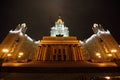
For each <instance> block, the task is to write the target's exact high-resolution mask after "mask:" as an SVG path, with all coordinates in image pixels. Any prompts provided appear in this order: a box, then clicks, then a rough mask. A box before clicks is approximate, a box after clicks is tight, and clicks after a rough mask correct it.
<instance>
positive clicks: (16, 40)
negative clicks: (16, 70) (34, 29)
mask: <svg viewBox="0 0 120 80" xmlns="http://www.w3.org/2000/svg"><path fill="white" fill-rule="evenodd" d="M26 30H27V27H26V24H25V23H23V24H21V25H20V24H19V25H18V26H17V28H16V29H15V30H10V31H9V33H8V35H7V36H6V38H5V39H4V40H3V42H2V44H1V47H0V53H1V54H0V57H1V58H5V59H10V60H11V59H12V60H19V59H32V56H31V55H32V54H33V53H35V48H36V45H37V44H35V43H34V41H33V39H31V38H30V37H29V36H28V35H27V34H25V32H26ZM21 52H22V53H23V55H21V56H20V55H19V53H21Z"/></svg>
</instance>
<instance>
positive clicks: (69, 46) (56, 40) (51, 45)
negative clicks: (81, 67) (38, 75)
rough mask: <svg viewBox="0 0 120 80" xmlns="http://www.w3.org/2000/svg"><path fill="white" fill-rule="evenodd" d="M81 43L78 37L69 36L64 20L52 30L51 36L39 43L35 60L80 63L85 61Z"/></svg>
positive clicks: (45, 37)
mask: <svg viewBox="0 0 120 80" xmlns="http://www.w3.org/2000/svg"><path fill="white" fill-rule="evenodd" d="M80 45H81V44H80V43H79V41H78V40H77V37H76V36H69V31H68V28H67V27H64V22H63V21H62V19H58V21H57V22H56V23H55V27H52V28H51V36H44V37H43V39H42V40H41V41H40V43H39V47H38V50H37V53H36V55H35V60H42V61H49V60H50V61H80V60H83V56H82V52H81V48H80Z"/></svg>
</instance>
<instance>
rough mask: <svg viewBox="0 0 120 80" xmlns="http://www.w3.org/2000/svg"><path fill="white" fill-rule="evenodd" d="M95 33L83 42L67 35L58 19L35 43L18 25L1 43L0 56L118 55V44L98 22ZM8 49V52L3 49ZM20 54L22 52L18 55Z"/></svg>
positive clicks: (61, 58)
mask: <svg viewBox="0 0 120 80" xmlns="http://www.w3.org/2000/svg"><path fill="white" fill-rule="evenodd" d="M92 29H93V31H94V34H93V35H92V36H91V37H90V38H88V39H87V40H86V41H80V40H77V37H76V36H69V30H68V27H66V26H65V25H64V22H63V21H62V19H61V18H59V19H58V20H57V21H56V22H55V26H53V27H52V28H51V31H50V36H43V38H42V40H39V41H38V42H37V41H35V40H33V39H32V38H30V37H29V36H28V35H27V34H25V32H26V30H27V27H26V24H25V23H23V24H21V25H20V24H19V25H18V26H17V28H16V29H15V30H10V31H9V34H8V35H7V36H6V38H5V39H4V40H3V42H2V43H1V45H0V46H1V47H0V49H1V50H0V51H1V54H0V57H1V58H7V57H11V59H13V60H17V59H23V60H24V59H31V60H35V61H80V60H93V61H96V62H97V61H98V62H99V61H101V62H104V61H111V60H113V59H115V58H117V59H119V58H120V54H119V53H120V49H119V45H118V43H117V42H116V41H115V39H114V38H113V37H112V35H111V34H110V31H108V30H107V31H105V30H104V29H103V27H102V26H101V25H98V24H94V25H93V28H92ZM5 49H6V50H8V51H7V52H5V51H3V50H5ZM20 53H23V55H20Z"/></svg>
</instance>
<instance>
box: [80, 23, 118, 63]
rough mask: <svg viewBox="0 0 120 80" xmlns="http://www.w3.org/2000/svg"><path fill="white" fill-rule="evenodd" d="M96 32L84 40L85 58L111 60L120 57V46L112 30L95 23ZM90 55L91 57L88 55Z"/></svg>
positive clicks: (94, 29)
mask: <svg viewBox="0 0 120 80" xmlns="http://www.w3.org/2000/svg"><path fill="white" fill-rule="evenodd" d="M92 29H93V31H94V34H93V35H92V36H91V37H90V38H88V39H87V40H86V41H84V42H83V44H82V46H83V48H84V49H85V50H84V49H83V55H84V56H85V59H87V60H89V59H92V60H96V61H97V60H98V61H111V60H113V59H115V58H120V48H119V45H118V43H117V42H116V41H115V39H114V38H113V36H112V35H111V34H110V31H108V30H106V31H105V30H104V29H103V27H102V26H101V25H98V24H94V25H93V28H92ZM88 56H89V57H88Z"/></svg>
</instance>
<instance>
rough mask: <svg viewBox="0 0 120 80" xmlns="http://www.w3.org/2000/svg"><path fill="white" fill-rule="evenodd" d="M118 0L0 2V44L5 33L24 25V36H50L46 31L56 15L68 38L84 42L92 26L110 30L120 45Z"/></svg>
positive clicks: (22, 0)
mask: <svg viewBox="0 0 120 80" xmlns="http://www.w3.org/2000/svg"><path fill="white" fill-rule="evenodd" d="M118 1H119V0H1V1H0V41H2V40H3V39H4V37H5V36H6V35H7V33H8V32H9V30H11V29H15V27H16V26H17V25H18V24H20V23H23V22H25V23H26V24H27V27H28V30H27V32H26V33H27V34H28V35H29V36H30V37H31V38H33V39H35V40H39V39H42V37H43V36H45V35H50V28H51V27H52V26H54V24H55V21H56V20H57V19H58V16H59V15H60V16H61V17H62V19H63V21H64V22H65V25H66V26H67V27H69V31H70V35H71V36H73V35H75V36H77V37H78V39H79V40H84V39H87V38H88V37H90V36H91V35H92V34H93V31H92V25H93V23H99V24H101V25H102V26H104V28H105V29H108V30H110V32H111V34H112V35H113V37H114V38H115V39H116V40H117V42H118V43H120V29H119V27H120V26H119V24H120V20H119V19H120V12H119V11H120V9H119V7H120V6H119V5H120V4H119V2H118Z"/></svg>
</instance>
